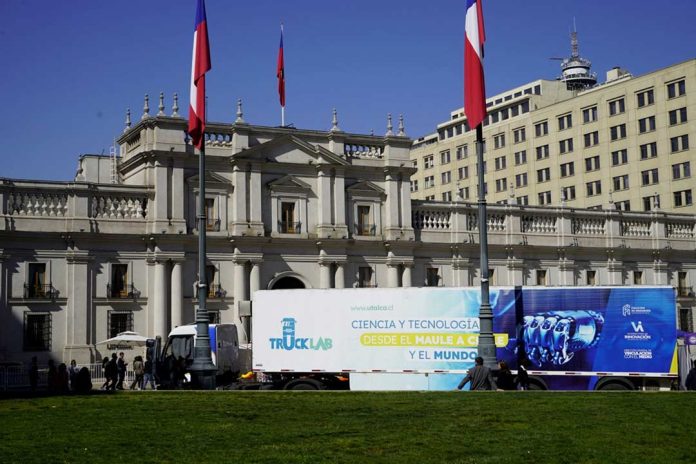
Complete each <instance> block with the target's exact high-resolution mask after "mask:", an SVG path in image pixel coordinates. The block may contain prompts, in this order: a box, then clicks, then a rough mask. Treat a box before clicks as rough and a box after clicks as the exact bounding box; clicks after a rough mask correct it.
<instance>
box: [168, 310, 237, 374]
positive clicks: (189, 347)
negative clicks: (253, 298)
mask: <svg viewBox="0 0 696 464" xmlns="http://www.w3.org/2000/svg"><path fill="white" fill-rule="evenodd" d="M208 336H209V337H210V355H211V358H212V360H213V364H215V366H216V367H217V384H218V385H223V384H225V383H229V382H231V381H232V380H233V379H234V378H235V377H236V376H237V375H238V374H239V371H240V359H239V337H238V335H237V327H236V326H235V325H234V324H210V325H209V326H208ZM196 338H197V333H196V324H188V325H182V326H179V327H175V328H174V329H172V331H171V332H170V333H169V336H168V337H167V341H166V342H165V344H164V347H163V348H162V352H161V353H160V356H159V357H158V362H157V374H158V376H159V381H160V384H162V385H163V386H165V387H168V386H169V387H171V386H173V385H174V384H176V380H175V379H174V378H173V374H174V368H175V365H176V363H177V362H178V361H179V360H183V364H184V370H185V371H186V372H187V371H188V369H189V368H190V366H191V364H193V354H194V353H193V347H194V345H195V343H196Z"/></svg>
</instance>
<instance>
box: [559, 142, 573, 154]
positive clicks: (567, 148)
mask: <svg viewBox="0 0 696 464" xmlns="http://www.w3.org/2000/svg"><path fill="white" fill-rule="evenodd" d="M558 150H559V152H560V153H561V155H563V154H565V153H570V152H571V151H573V139H565V140H561V141H559V142H558Z"/></svg>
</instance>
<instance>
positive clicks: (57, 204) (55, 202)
mask: <svg viewBox="0 0 696 464" xmlns="http://www.w3.org/2000/svg"><path fill="white" fill-rule="evenodd" d="M67 212H68V195H67V194H66V193H58V192H48V191H43V192H21V193H20V192H13V193H10V194H9V195H8V198H7V213H8V214H10V215H11V216H41V217H51V216H53V217H64V216H66V215H67Z"/></svg>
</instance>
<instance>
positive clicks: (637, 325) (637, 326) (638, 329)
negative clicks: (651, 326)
mask: <svg viewBox="0 0 696 464" xmlns="http://www.w3.org/2000/svg"><path fill="white" fill-rule="evenodd" d="M631 327H633V331H634V332H635V333H639V332H645V329H644V328H643V322H641V321H638V322H637V323H636V322H631Z"/></svg>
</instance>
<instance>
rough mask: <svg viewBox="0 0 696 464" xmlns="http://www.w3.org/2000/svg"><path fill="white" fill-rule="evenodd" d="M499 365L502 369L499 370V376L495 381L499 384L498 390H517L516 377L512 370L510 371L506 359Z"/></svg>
mask: <svg viewBox="0 0 696 464" xmlns="http://www.w3.org/2000/svg"><path fill="white" fill-rule="evenodd" d="M498 367H500V369H499V370H498V377H497V378H496V380H495V383H497V384H498V390H515V389H516V388H515V378H514V377H513V375H512V372H510V368H508V365H507V363H506V362H505V361H500V362H499V363H498Z"/></svg>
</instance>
